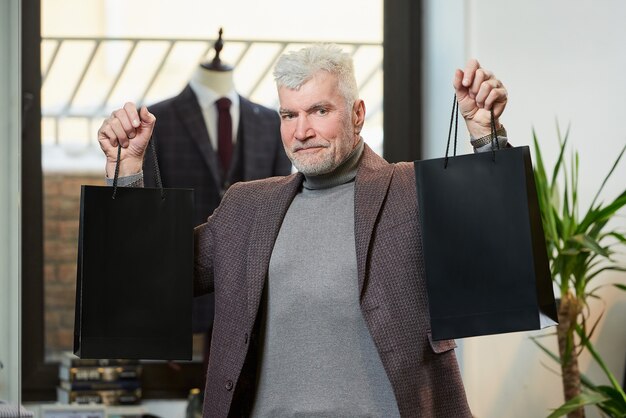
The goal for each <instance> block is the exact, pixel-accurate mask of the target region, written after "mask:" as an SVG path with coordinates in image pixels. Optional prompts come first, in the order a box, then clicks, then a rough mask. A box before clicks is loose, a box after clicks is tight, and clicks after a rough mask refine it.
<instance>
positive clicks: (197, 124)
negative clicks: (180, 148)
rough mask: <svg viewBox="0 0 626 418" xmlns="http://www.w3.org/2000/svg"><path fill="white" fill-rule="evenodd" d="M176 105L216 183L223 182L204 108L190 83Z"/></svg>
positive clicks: (177, 99) (176, 101) (175, 99)
mask: <svg viewBox="0 0 626 418" xmlns="http://www.w3.org/2000/svg"><path fill="white" fill-rule="evenodd" d="M174 107H175V108H176V111H177V112H178V117H179V118H180V119H181V121H182V124H183V126H184V127H185V129H186V130H187V133H188V134H189V136H190V137H191V138H192V140H193V142H195V144H196V146H197V147H198V150H199V152H200V154H201V155H202V158H203V159H204V162H205V163H206V165H207V166H208V168H209V170H210V171H211V174H212V175H213V178H214V179H215V184H222V179H221V175H220V172H219V168H218V167H219V164H218V161H217V155H216V154H215V151H213V147H211V141H210V140H209V132H208V130H207V127H206V123H205V122H204V116H203V114H202V109H201V108H200V105H199V104H198V99H197V97H196V95H195V93H194V92H193V90H192V89H191V87H190V86H189V85H187V86H186V87H185V89H184V90H183V91H182V92H181V93H180V94H179V95H178V96H176V97H175V98H174Z"/></svg>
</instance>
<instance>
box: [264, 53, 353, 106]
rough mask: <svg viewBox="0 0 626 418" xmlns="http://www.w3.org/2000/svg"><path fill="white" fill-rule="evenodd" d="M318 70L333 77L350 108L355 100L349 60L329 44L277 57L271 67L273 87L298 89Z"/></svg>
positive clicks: (346, 55) (351, 67)
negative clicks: (274, 83)
mask: <svg viewBox="0 0 626 418" xmlns="http://www.w3.org/2000/svg"><path fill="white" fill-rule="evenodd" d="M319 71H327V72H329V73H330V74H333V75H335V76H336V77H337V80H338V87H339V91H340V92H341V95H342V96H343V97H344V99H345V100H346V106H348V108H351V107H352V105H353V104H354V102H355V101H356V99H358V97H359V90H358V88H357V85H356V79H355V77H354V66H353V64H352V57H350V55H349V54H347V53H345V52H343V51H342V50H341V48H339V47H338V46H336V45H333V44H316V45H313V46H310V47H306V48H302V49H300V50H299V51H291V52H289V53H286V54H283V55H281V57H280V58H279V59H278V61H277V62H276V66H275V67H274V81H276V87H279V88H280V87H287V88H289V89H296V90H297V89H298V88H299V87H300V86H302V85H303V84H304V83H306V82H307V81H309V80H310V79H311V78H313V76H314V75H315V74H316V73H317V72H319Z"/></svg>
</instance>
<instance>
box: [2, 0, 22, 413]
mask: <svg viewBox="0 0 626 418" xmlns="http://www.w3.org/2000/svg"><path fill="white" fill-rule="evenodd" d="M20 9H21V2H20V0H2V1H0V62H2V63H3V64H2V65H0V362H2V363H3V365H4V368H2V369H0V400H2V399H3V400H8V401H9V402H11V403H14V404H16V403H17V402H18V399H19V398H18V395H19V390H20V387H19V374H20V352H19V342H20V310H19V300H20V279H19V271H20V267H19V266H20V264H19V263H20V260H19V256H20V255H19V224H20V223H19V222H20V219H19V218H20V216H19V186H20V176H19V160H20V155H19V148H20V137H19V126H20V125H19V118H20V112H19V109H20V94H19V93H20V83H19V62H20V52H19V38H20V35H19V21H20ZM6 63H9V64H8V65H7V64H6Z"/></svg>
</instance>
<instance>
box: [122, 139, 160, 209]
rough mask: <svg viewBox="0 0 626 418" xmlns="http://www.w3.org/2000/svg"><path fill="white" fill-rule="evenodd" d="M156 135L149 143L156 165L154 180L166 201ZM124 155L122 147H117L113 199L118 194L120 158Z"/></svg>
mask: <svg viewBox="0 0 626 418" xmlns="http://www.w3.org/2000/svg"><path fill="white" fill-rule="evenodd" d="M154 138H155V136H154V134H152V137H151V138H150V140H149V141H148V142H149V143H150V149H151V150H152V161H153V163H154V180H155V182H156V185H157V187H158V188H159V189H161V199H165V190H163V183H161V170H159V162H158V161H157V155H156V147H155V146H154ZM121 155H122V145H121V144H118V145H117V160H116V161H115V175H114V176H113V196H111V198H112V199H115V195H116V194H117V179H118V177H119V174H120V157H121Z"/></svg>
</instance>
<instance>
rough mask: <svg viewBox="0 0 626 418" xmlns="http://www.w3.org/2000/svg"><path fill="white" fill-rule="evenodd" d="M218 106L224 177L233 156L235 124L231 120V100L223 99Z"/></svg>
mask: <svg viewBox="0 0 626 418" xmlns="http://www.w3.org/2000/svg"><path fill="white" fill-rule="evenodd" d="M215 103H216V104H217V111H218V116H217V154H218V155H219V158H220V163H221V164H222V170H224V175H225V176H226V175H227V174H228V169H229V168H230V160H231V158H232V156H233V122H232V120H231V118H230V99H228V98H226V97H222V98H221V99H219V100H217V101H216V102H215Z"/></svg>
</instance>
